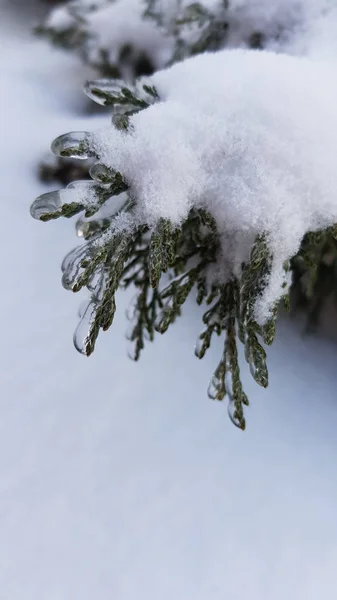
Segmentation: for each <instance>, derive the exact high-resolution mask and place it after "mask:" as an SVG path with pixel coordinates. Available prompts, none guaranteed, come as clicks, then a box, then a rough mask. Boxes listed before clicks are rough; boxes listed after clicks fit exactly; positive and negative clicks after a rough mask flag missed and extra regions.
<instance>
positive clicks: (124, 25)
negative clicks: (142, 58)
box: [86, 0, 172, 68]
mask: <svg viewBox="0 0 337 600" xmlns="http://www.w3.org/2000/svg"><path fill="white" fill-rule="evenodd" d="M144 10H145V3H144V2H143V1H142V0H117V1H116V2H113V3H108V4H107V5H104V6H103V7H102V8H101V9H100V10H96V11H93V12H92V13H90V14H88V15H87V17H86V18H87V27H88V31H89V32H90V33H91V35H92V36H93V43H92V45H91V48H90V57H91V58H92V60H99V59H100V52H101V50H102V49H104V50H105V51H106V52H107V53H108V57H109V60H110V62H111V63H116V62H117V61H118V59H119V54H120V51H121V48H123V47H125V46H130V47H131V48H132V49H133V50H134V51H136V52H137V53H142V52H143V53H145V54H146V55H147V56H149V57H150V58H151V60H152V61H153V64H154V66H155V67H156V68H160V67H162V66H163V65H165V64H166V62H167V61H168V59H169V57H170V55H171V47H172V42H171V40H170V39H169V38H168V37H167V36H165V35H164V34H163V33H162V32H161V30H160V29H159V27H158V25H157V23H156V21H154V20H152V19H144V17H143V13H144Z"/></svg>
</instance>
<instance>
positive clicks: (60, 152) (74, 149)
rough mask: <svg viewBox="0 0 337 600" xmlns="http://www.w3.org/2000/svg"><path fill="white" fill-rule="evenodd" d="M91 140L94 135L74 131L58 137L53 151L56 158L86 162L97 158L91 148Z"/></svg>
mask: <svg viewBox="0 0 337 600" xmlns="http://www.w3.org/2000/svg"><path fill="white" fill-rule="evenodd" d="M91 140H92V134H91V133H89V132H88V131H72V132H70V133H65V134H63V135H60V136H59V137H57V138H56V139H55V140H54V141H53V143H52V145H51V149H52V152H53V153H54V154H56V156H62V157H66V158H78V159H80V160H85V159H87V158H90V157H91V156H95V153H94V152H93V150H92V149H91V147H90V143H91Z"/></svg>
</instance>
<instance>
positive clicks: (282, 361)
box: [0, 20, 337, 600]
mask: <svg viewBox="0 0 337 600" xmlns="http://www.w3.org/2000/svg"><path fill="white" fill-rule="evenodd" d="M16 28H17V25H16ZM1 29H2V31H1V34H2V58H3V65H2V71H1V95H0V102H1V107H0V109H1V112H0V115H1V128H2V135H3V138H2V145H1V166H2V173H3V178H2V193H1V203H2V207H1V217H2V248H3V252H2V253H1V258H0V261H1V273H2V281H3V291H2V294H1V299H0V303H1V310H0V314H1V315H2V321H1V330H2V336H3V343H2V344H1V351H0V352H1V360H0V380H1V397H0V430H1V431H0V531H1V536H0V598H1V600H2V599H4V600H77V599H80V600H93V599H95V600H111V599H112V598H113V600H135V599H137V600H158V599H160V600H172V599H174V600H189V599H190V598H193V600H209V599H210V598H212V600H223V599H224V598H226V599H227V598H228V600H243V599H246V598H249V600H284V599H285V598H286V599H287V600H299V599H302V598H303V599H304V598H305V600H321V598H324V600H333V599H334V598H335V590H336V583H337V581H336V579H337V577H336V563H337V517H336V503H337V478H336V459H337V438H336V428H337V401H336V383H337V379H336V377H337V376H336V352H337V346H336V341H330V342H328V341H325V340H323V339H320V338H317V339H315V338H303V337H302V335H301V329H300V327H299V326H298V324H297V323H296V322H281V323H280V324H279V330H278V335H277V340H276V342H275V344H274V346H273V347H272V348H271V349H270V350H269V351H268V357H269V367H270V380H271V383H270V388H269V389H268V390H267V391H261V389H260V388H258V386H256V384H255V383H254V382H253V381H251V379H250V376H249V375H247V378H246V377H245V376H244V379H245V381H244V384H245V389H246V391H247V392H248V393H249V397H250V400H251V409H250V410H249V414H248V415H247V416H248V429H247V430H246V432H245V433H244V434H242V432H240V431H239V430H237V429H236V428H235V427H233V426H232V425H231V424H230V422H229V420H228V418H227V412H226V409H225V405H224V404H214V403H212V402H211V401H209V400H207V398H206V388H207V384H208V379H209V377H210V373H211V371H212V368H214V367H215V365H216V364H217V362H218V358H219V355H220V353H221V348H220V345H219V346H218V347H215V345H214V347H212V349H211V350H210V352H209V355H207V356H206V357H205V358H204V359H203V360H202V361H200V362H196V359H195V357H194V356H193V344H194V341H195V338H196V336H197V334H198V332H199V329H200V314H199V312H198V309H197V307H196V306H195V303H194V302H191V304H190V305H189V307H188V310H186V311H185V312H186V314H185V315H184V318H182V319H181V321H180V322H179V323H178V324H177V327H173V329H172V330H171V331H168V333H167V334H165V336H163V337H162V338H161V337H160V338H158V339H157V341H156V343H155V344H154V345H152V346H149V347H148V348H147V349H146V352H145V353H144V356H143V357H142V359H141V362H140V363H138V364H134V363H132V362H131V361H129V360H128V359H127V358H126V348H125V344H126V342H125V340H124V331H125V328H126V321H125V317H124V314H123V312H124V309H125V308H126V305H127V302H128V298H127V297H126V296H125V295H120V296H119V298H118V312H117V316H116V321H115V323H114V326H113V329H112V330H111V331H110V332H108V333H107V334H105V335H102V336H101V338H100V340H99V343H98V345H97V349H96V351H95V354H94V356H92V357H91V358H90V359H89V360H86V359H84V358H83V356H80V355H79V354H78V353H77V352H76V351H75V350H74V349H73V347H72V343H71V334H72V331H73V329H74V326H75V324H76V321H77V317H76V309H77V306H78V304H79V298H78V296H76V295H74V296H72V295H71V294H70V293H69V292H65V291H64V290H63V289H62V287H61V285H60V281H59V280H60V277H59V264H60V260H61V258H62V257H63V256H64V254H65V253H66V252H67V251H68V250H69V248H70V246H71V244H74V233H73V224H72V223H70V222H68V221H66V220H60V221H58V222H56V223H48V224H41V223H39V222H37V221H33V219H31V217H30V216H29V206H30V203H31V201H32V199H33V198H34V197H35V196H37V195H38V194H39V193H41V192H42V191H46V188H43V186H42V185H41V184H40V183H39V182H38V181H37V180H36V178H35V168H36V164H37V161H38V160H39V157H40V155H41V153H43V152H44V151H45V150H46V148H47V147H48V146H49V144H50V141H51V139H53V137H55V136H56V135H58V134H60V133H63V132H64V131H67V130H69V129H70V128H72V127H73V126H74V125H75V126H76V127H78V129H85V128H87V127H88V126H92V127H95V126H98V123H96V122H95V120H94V122H92V121H91V122H90V123H89V124H88V122H87V120H86V119H84V118H83V119H78V118H77V117H76V114H77V113H78V109H79V107H82V99H81V94H80V93H79V83H78V80H79V79H80V78H81V77H83V80H84V79H85V77H86V75H85V74H84V73H83V70H81V68H80V66H79V64H78V62H77V61H76V60H75V59H73V58H71V57H70V56H69V55H64V54H58V53H57V52H55V51H52V50H51V49H48V48H46V46H45V44H43V43H41V42H35V41H34V42H31V41H28V40H27V39H26V38H25V37H24V35H23V33H22V32H21V31H20V32H18V31H17V29H16V30H13V29H11V28H10V27H9V23H8V21H7V20H6V21H3V22H2V24H1ZM5 90H6V91H5ZM103 118H104V119H106V117H103ZM74 245H75V244H74ZM330 326H331V323H330Z"/></svg>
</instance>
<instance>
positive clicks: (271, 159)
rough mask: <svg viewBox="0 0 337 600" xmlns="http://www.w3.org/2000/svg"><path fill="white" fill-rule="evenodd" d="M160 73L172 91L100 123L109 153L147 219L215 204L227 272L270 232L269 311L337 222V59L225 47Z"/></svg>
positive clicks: (99, 143)
mask: <svg viewBox="0 0 337 600" xmlns="http://www.w3.org/2000/svg"><path fill="white" fill-rule="evenodd" d="M220 74H221V75H220ZM257 82H258V85H257ZM150 83H151V84H152V85H154V86H155V87H156V89H157V91H158V94H159V96H160V98H161V100H162V101H161V102H160V103H158V104H156V105H153V106H151V107H149V108H148V109H147V110H144V111H142V112H140V113H138V114H137V115H135V116H133V117H132V120H131V121H132V126H133V130H132V132H131V133H130V134H125V133H124V132H120V131H118V130H116V129H115V128H114V127H112V126H111V127H109V128H107V129H104V130H102V131H100V132H98V133H96V134H95V136H94V143H95V147H96V151H97V153H98V156H99V158H100V160H102V161H103V163H104V164H106V165H108V166H110V167H113V168H114V169H116V170H118V171H120V172H121V173H123V176H124V177H125V179H126V181H127V182H128V183H129V185H130V189H131V193H132V194H133V196H134V197H135V198H136V199H137V210H138V215H137V216H136V218H137V217H138V218H139V221H140V222H146V223H148V224H150V225H153V224H154V223H156V222H157V221H158V219H160V218H167V219H170V220H171V221H172V222H173V223H176V224H179V223H181V221H182V220H184V219H186V218H187V215H188V213H189V210H190V209H191V207H193V206H194V207H202V208H205V209H207V210H209V212H210V213H211V214H212V215H213V216H214V217H215V219H216V221H217V224H218V229H219V231H220V234H221V241H222V249H223V253H222V256H221V257H220V259H219V273H218V278H219V279H220V281H223V280H226V279H228V278H229V277H231V275H232V274H233V273H234V274H239V273H240V268H241V264H242V261H247V260H248V259H249V253H250V250H251V247H252V244H253V242H254V240H255V239H256V237H257V235H260V234H266V235H267V236H268V244H269V247H270V250H271V253H272V255H273V257H274V259H273V267H272V272H271V275H270V280H269V282H268V286H267V288H266V290H265V292H264V294H263V296H262V297H261V298H259V299H258V302H257V305H256V316H257V319H258V320H259V321H260V322H264V321H265V320H266V319H267V318H268V317H269V316H270V313H271V310H272V308H273V306H274V304H275V302H276V301H277V300H279V298H280V297H281V296H282V295H283V294H284V291H285V289H284V279H285V277H284V269H283V265H284V263H285V261H287V260H288V259H290V258H291V257H292V256H294V255H295V254H296V253H297V251H298V250H299V246H300V243H301V240H302V239H303V237H304V235H305V233H306V232H307V231H314V230H317V229H321V228H325V227H327V226H329V225H332V224H333V223H335V222H336V221H337V197H336V189H337V172H336V159H335V157H336V148H337V112H336V106H337V77H336V71H335V68H334V66H332V65H330V64H328V63H327V64H325V63H320V62H318V61H316V62H314V61H311V60H307V59H304V58H297V57H291V56H286V55H283V54H274V53H271V52H260V51H246V50H231V51H230V50H224V51H221V52H218V53H215V54H203V55H199V56H197V57H195V58H192V59H189V60H186V61H184V62H183V63H179V64H177V65H174V66H173V67H171V68H170V69H167V70H165V71H161V72H158V73H156V74H155V75H154V76H153V77H151V79H150ZM313 115H319V119H317V118H313ZM201 140H202V142H201ZM288 283H290V280H289V282H288Z"/></svg>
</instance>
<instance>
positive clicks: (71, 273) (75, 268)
mask: <svg viewBox="0 0 337 600" xmlns="http://www.w3.org/2000/svg"><path fill="white" fill-rule="evenodd" d="M87 253H88V248H87V247H86V246H77V247H76V248H74V249H73V250H72V251H71V252H69V253H68V254H67V256H66V257H65V258H64V259H63V262H62V265H61V269H62V271H63V275H62V285H63V287H64V288H65V289H66V290H72V289H73V286H74V284H75V283H76V280H77V278H78V274H79V272H80V269H82V266H81V262H82V260H83V258H84V257H85V255H86V254H87Z"/></svg>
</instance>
